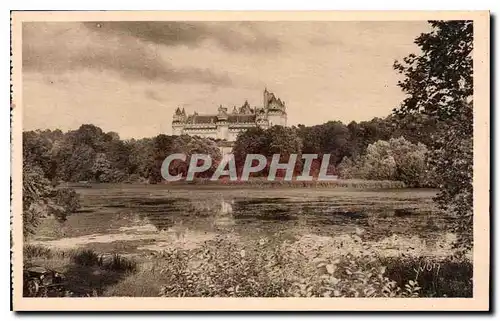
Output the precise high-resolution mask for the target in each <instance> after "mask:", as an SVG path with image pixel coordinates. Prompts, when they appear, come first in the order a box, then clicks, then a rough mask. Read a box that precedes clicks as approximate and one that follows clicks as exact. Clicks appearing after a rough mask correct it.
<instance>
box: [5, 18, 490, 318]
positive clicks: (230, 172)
mask: <svg viewBox="0 0 500 321" xmlns="http://www.w3.org/2000/svg"><path fill="white" fill-rule="evenodd" d="M11 18H12V19H11V20H12V22H11V29H12V60H11V66H12V68H11V72H12V74H11V78H12V86H11V91H12V100H11V111H12V128H11V131H12V204H11V205H12V211H11V222H12V224H11V226H12V233H11V240H12V244H11V246H12V259H11V261H12V286H13V292H12V293H13V294H12V296H13V298H12V300H13V309H14V310H15V311H47V310H50V311H88V310H92V311H108V310H109V311H132V310H133V311H151V310H154V311H488V310H489V300H490V297H489V288H490V275H489V269H490V220H489V211H490V210H489V188H490V187H489V174H490V165H489V153H490V145H489V142H490V137H489V136H490V127H489V126H490V125H489V124H490V116H489V115H490V84H489V61H490V58H489V44H490V35H489V32H490V26H489V19H490V17H489V12H487V11H449V12H447V11H385V12H384V11H377V12H375V11H373V12H370V11H359V12H355V11H317V12H285V11H282V12H280V11H275V12H265V11H262V12H253V11H247V12H242V11H241V12H238V11H234V12H231V11H227V12H216V11H199V12H187V11H186V12H181V11H126V12H125V11H123V12H120V11H99V12H98V11H95V12H92V11H88V12H86V11H54V12H49V11H13V12H12V14H11Z"/></svg>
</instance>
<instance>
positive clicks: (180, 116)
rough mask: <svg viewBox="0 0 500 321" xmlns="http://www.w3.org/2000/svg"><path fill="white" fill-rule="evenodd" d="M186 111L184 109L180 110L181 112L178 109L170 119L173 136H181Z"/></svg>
mask: <svg viewBox="0 0 500 321" xmlns="http://www.w3.org/2000/svg"><path fill="white" fill-rule="evenodd" d="M186 119H187V116H186V111H185V110H184V108H182V111H181V109H180V108H179V107H177V109H176V110H175V112H174V115H173V117H172V134H174V135H181V134H182V129H183V128H184V125H185V124H186Z"/></svg>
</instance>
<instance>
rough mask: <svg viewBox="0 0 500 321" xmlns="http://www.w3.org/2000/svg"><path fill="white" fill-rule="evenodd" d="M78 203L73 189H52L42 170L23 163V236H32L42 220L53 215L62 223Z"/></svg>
mask: <svg viewBox="0 0 500 321" xmlns="http://www.w3.org/2000/svg"><path fill="white" fill-rule="evenodd" d="M79 206H80V202H79V199H78V195H77V194H76V192H75V191H74V190H73V189H70V188H62V189H54V188H53V187H52V186H51V184H50V182H49V180H48V179H47V178H46V177H45V176H44V174H43V170H42V169H41V168H40V167H38V166H36V165H33V164H32V163H29V162H23V214H22V215H23V236H24V237H25V238H27V237H28V236H29V235H31V234H34V233H35V231H36V228H37V226H38V225H39V224H40V222H41V221H42V219H44V218H46V217H48V216H49V215H53V216H54V217H55V218H56V219H57V220H59V221H64V220H66V216H67V215H68V214H70V213H72V212H74V211H76V210H77V209H78V207H79Z"/></svg>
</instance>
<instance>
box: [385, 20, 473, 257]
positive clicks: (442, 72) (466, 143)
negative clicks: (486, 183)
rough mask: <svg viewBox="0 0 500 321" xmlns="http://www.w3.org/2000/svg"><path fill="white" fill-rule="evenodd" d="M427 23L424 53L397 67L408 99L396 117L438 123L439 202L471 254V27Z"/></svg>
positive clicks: (433, 156) (434, 158)
mask: <svg viewBox="0 0 500 321" xmlns="http://www.w3.org/2000/svg"><path fill="white" fill-rule="evenodd" d="M429 23H430V25H431V27H432V30H431V31H430V32H428V33H423V34H421V35H420V36H419V37H418V38H417V39H416V40H415V43H416V44H417V45H418V46H419V47H420V49H421V53H420V54H419V55H415V54H410V55H409V56H408V57H406V58H404V60H403V62H402V63H400V62H397V61H396V62H395V64H394V68H395V69H396V70H397V71H398V72H399V73H400V74H402V75H403V76H404V80H403V81H400V82H399V84H398V85H399V86H400V87H401V89H402V90H403V92H405V93H406V94H407V98H406V99H405V100H404V101H403V102H402V104H401V106H400V107H399V108H398V109H396V110H395V111H394V114H395V115H396V116H399V117H406V116H408V115H415V114H421V115H424V116H425V117H429V118H430V119H432V120H433V121H435V122H436V126H437V128H439V130H438V131H436V133H435V134H434V135H433V139H432V140H431V142H430V144H429V147H430V148H431V153H430V164H431V165H432V166H433V169H434V170H435V172H436V177H437V179H438V180H439V181H438V184H439V187H440V192H439V194H438V196H437V198H436V201H437V202H438V204H439V205H440V207H441V208H443V209H445V210H448V211H450V212H451V213H452V214H454V215H455V217H456V220H455V224H454V230H455V231H456V232H457V234H458V242H457V246H458V247H460V248H462V249H464V250H467V249H470V248H471V247H472V240H473V238H472V214H473V199H472V173H473V164H472V159H473V149H472V139H473V126H472V124H473V121H472V120H473V118H472V116H473V110H472V108H473V99H472V98H473V97H472V95H473V60H472V51H473V22H472V21H430V22H429Z"/></svg>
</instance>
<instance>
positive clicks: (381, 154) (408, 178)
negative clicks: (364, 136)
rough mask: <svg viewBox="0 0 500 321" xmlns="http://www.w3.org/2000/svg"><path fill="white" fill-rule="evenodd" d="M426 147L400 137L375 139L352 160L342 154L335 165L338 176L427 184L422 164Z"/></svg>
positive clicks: (427, 170)
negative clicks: (386, 139)
mask: <svg viewBox="0 0 500 321" xmlns="http://www.w3.org/2000/svg"><path fill="white" fill-rule="evenodd" d="M426 158H427V148H426V147H425V146H424V145H423V144H420V143H418V144H412V143H410V142H409V141H407V140H406V139H404V138H403V137H400V138H397V139H395V138H391V139H390V140H389V141H383V140H379V141H377V142H375V143H373V144H370V145H369V146H368V147H367V149H366V152H365V154H364V155H363V156H361V157H360V158H358V159H357V160H356V161H353V160H351V159H350V158H347V157H345V158H344V159H343V160H342V162H341V163H340V165H339V175H340V176H341V177H342V178H352V177H358V178H363V179H370V180H395V181H402V182H404V183H405V184H406V185H408V186H413V187H420V186H428V185H430V184H431V182H430V180H429V177H430V170H429V169H428V166H427V164H426Z"/></svg>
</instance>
